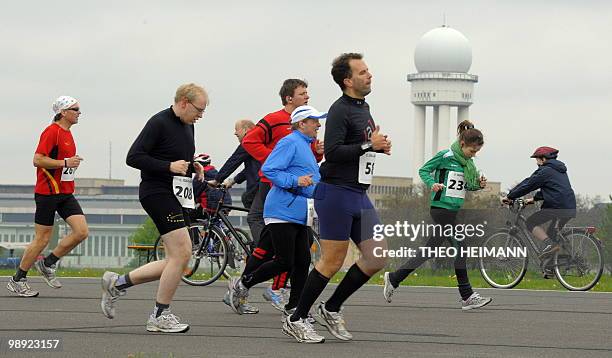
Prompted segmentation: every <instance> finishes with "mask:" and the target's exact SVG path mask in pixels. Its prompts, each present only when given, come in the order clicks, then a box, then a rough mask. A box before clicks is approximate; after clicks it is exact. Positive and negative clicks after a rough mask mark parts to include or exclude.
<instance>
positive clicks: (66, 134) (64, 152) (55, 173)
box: [34, 123, 76, 195]
mask: <svg viewBox="0 0 612 358" xmlns="http://www.w3.org/2000/svg"><path fill="white" fill-rule="evenodd" d="M35 153H37V154H42V155H44V156H46V157H49V158H51V159H57V160H64V159H67V158H71V157H74V156H75V155H76V145H75V143H74V139H73V138H72V133H71V132H70V131H69V130H65V129H63V128H62V127H60V125H59V124H57V123H52V124H51V125H49V126H48V127H47V128H46V129H45V130H44V131H43V132H42V134H41V135H40V141H39V142H38V147H37V148H36V152H35ZM63 170H66V168H57V169H44V168H38V167H37V168H36V187H35V188H34V192H35V193H36V194H42V195H54V194H72V193H73V192H74V181H61V178H62V171H63Z"/></svg>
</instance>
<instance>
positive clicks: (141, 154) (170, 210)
mask: <svg viewBox="0 0 612 358" xmlns="http://www.w3.org/2000/svg"><path fill="white" fill-rule="evenodd" d="M207 104H208V95H207V93H206V91H205V90H204V89H203V88H202V87H200V86H198V85H196V84H193V83H190V84H185V85H182V86H180V87H179V88H178V89H177V91H176V96H175V98H174V105H172V106H171V107H170V108H168V109H165V110H163V111H161V112H159V113H157V114H156V115H154V116H153V117H151V119H149V121H148V122H147V124H146V125H145V127H144V128H143V130H142V131H141V132H140V134H139V135H138V137H137V138H136V140H135V141H134V143H133V144H132V147H131V148H130V150H129V152H128V155H127V160H126V162H127V164H128V165H129V166H131V167H133V168H136V169H139V170H140V173H141V178H142V182H141V183H140V188H139V198H140V203H141V204H142V207H143V208H144V209H145V211H146V212H147V214H149V216H150V217H151V219H152V220H153V222H154V223H155V226H156V227H157V230H158V231H159V234H160V235H161V237H162V240H163V243H164V248H165V253H166V258H165V259H163V260H159V261H154V262H150V263H148V264H146V265H144V266H141V267H139V268H137V269H135V270H133V271H131V272H129V273H127V274H125V275H122V276H119V275H118V274H116V273H114V272H105V273H104V276H103V277H102V290H103V295H102V302H101V306H102V312H103V313H104V315H105V316H106V317H108V318H113V317H114V316H115V307H114V303H115V301H116V300H117V299H118V298H119V297H120V296H123V295H125V293H126V289H127V288H128V287H131V286H133V285H138V284H141V283H145V282H151V281H156V280H159V288H158V290H157V297H156V303H155V308H154V309H153V313H152V314H151V315H150V316H149V319H148V321H147V331H149V332H167V333H179V332H186V331H187V330H189V325H188V324H186V323H181V322H179V319H178V317H177V316H175V315H173V314H172V313H170V310H169V307H170V303H171V301H172V298H173V297H174V293H175V292H176V288H177V286H178V284H179V283H180V281H181V276H182V275H183V272H184V269H185V268H186V266H187V264H188V262H189V259H190V258H191V240H190V238H189V232H188V231H187V227H188V226H189V222H188V215H187V214H186V213H185V209H193V208H194V206H195V204H194V197H193V184H192V174H193V173H197V175H198V178H199V180H200V181H203V180H204V173H203V167H202V165H200V164H199V163H193V164H192V162H193V154H194V151H195V140H194V123H195V122H197V121H198V120H199V119H200V118H202V115H203V114H204V110H205V109H206V105H207Z"/></svg>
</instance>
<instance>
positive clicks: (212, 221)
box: [196, 185, 253, 257]
mask: <svg viewBox="0 0 612 358" xmlns="http://www.w3.org/2000/svg"><path fill="white" fill-rule="evenodd" d="M220 190H221V197H220V198H219V201H218V202H217V207H216V209H215V211H214V212H213V214H212V216H211V217H210V218H209V220H208V224H207V225H206V231H205V234H204V235H205V237H204V238H203V240H202V242H201V243H200V247H199V248H198V252H197V254H196V256H200V255H201V253H202V250H203V248H204V247H205V244H206V243H207V242H208V238H209V236H208V235H209V233H210V227H211V226H212V225H216V224H217V223H218V222H219V221H221V222H222V223H223V225H225V227H226V228H227V229H228V230H229V231H230V233H231V234H232V236H233V237H234V239H236V241H238V243H239V244H240V246H242V249H243V250H244V252H245V253H246V254H247V255H248V256H249V257H250V256H251V251H252V249H253V248H251V245H250V243H251V242H243V240H242V236H241V235H240V234H238V232H237V231H236V229H235V228H234V226H233V225H232V223H231V222H230V221H229V218H228V217H227V215H225V213H224V212H223V209H230V210H237V211H242V212H249V209H246V208H241V207H238V206H231V205H225V204H223V202H224V200H225V195H226V194H227V188H226V187H225V186H223V185H222V186H221V187H220Z"/></svg>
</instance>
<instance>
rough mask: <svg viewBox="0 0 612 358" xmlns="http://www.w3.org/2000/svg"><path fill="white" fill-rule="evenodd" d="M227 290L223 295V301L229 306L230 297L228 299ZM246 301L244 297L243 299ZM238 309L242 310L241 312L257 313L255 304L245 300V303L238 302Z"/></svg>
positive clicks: (257, 309)
mask: <svg viewBox="0 0 612 358" xmlns="http://www.w3.org/2000/svg"><path fill="white" fill-rule="evenodd" d="M229 295H230V293H229V291H226V292H225V295H224V296H223V303H225V304H226V305H228V306H230V305H231V303H230V299H229ZM245 302H246V299H245ZM238 309H239V310H240V311H242V314H257V313H259V308H257V307H256V306H253V305H252V304H250V303H248V302H246V303H242V304H240V307H239V308H238Z"/></svg>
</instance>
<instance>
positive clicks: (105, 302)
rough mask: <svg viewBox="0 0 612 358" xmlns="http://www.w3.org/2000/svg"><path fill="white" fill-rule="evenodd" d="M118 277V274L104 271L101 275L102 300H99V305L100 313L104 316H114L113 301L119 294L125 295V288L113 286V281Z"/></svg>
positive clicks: (111, 317)
mask: <svg viewBox="0 0 612 358" xmlns="http://www.w3.org/2000/svg"><path fill="white" fill-rule="evenodd" d="M118 279H119V274H117V273H114V272H110V271H106V272H105V273H104V275H102V300H101V301H100V307H102V314H104V316H106V318H110V319H113V318H115V302H116V301H117V300H118V299H119V297H121V296H125V295H127V291H126V290H118V289H117V288H116V287H115V283H116V282H117V280H118Z"/></svg>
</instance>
